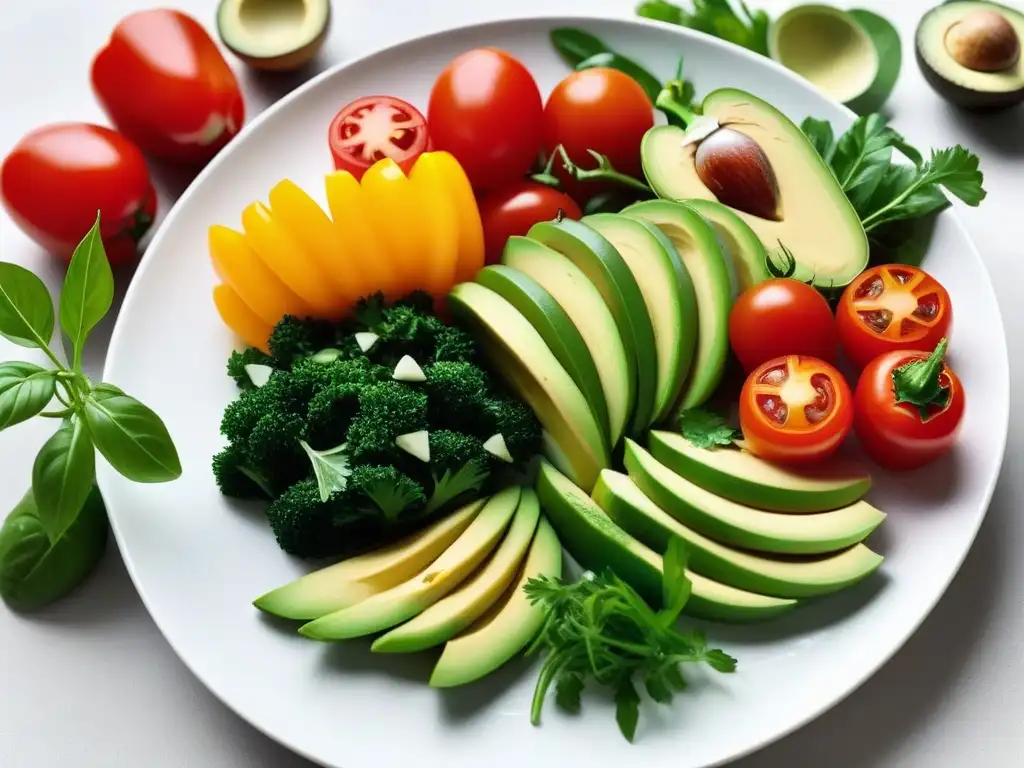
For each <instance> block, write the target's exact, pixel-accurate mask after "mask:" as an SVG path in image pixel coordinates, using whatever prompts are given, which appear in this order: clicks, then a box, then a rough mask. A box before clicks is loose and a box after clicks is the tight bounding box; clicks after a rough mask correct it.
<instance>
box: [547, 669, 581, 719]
mask: <svg viewBox="0 0 1024 768" xmlns="http://www.w3.org/2000/svg"><path fill="white" fill-rule="evenodd" d="M585 685H586V683H584V682H583V675H581V674H579V673H576V672H567V673H566V674H564V675H562V676H561V677H559V678H558V682H556V683H555V703H556V704H558V706H559V707H560V708H561V709H564V710H565V711H566V712H572V713H573V714H576V713H577V712H579V711H580V705H581V697H582V694H583V687H584V686H585Z"/></svg>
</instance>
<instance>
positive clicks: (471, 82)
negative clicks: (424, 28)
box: [427, 48, 544, 192]
mask: <svg viewBox="0 0 1024 768" xmlns="http://www.w3.org/2000/svg"><path fill="white" fill-rule="evenodd" d="M543 112H544V106H543V102H542V101H541V98H540V91H539V90H538V89H537V83H536V82H535V81H534V79H533V75H531V74H530V72H529V70H527V69H526V67H524V66H523V65H522V64H521V63H520V62H519V61H518V60H517V59H514V58H513V57H512V56H510V55H509V54H507V53H505V52H504V51H499V50H496V49H493V48H476V49H474V50H472V51H468V52H467V53H464V54H462V55H461V56H459V57H458V58H457V59H455V61H453V62H452V63H451V64H449V65H448V67H447V68H446V69H445V70H444V72H442V73H441V76H440V77H439V78H437V82H436V83H434V89H433V90H432V91H431V92H430V106H429V108H428V109H427V124H428V125H429V126H430V136H431V139H432V140H433V143H434V147H435V148H436V149H443V150H447V151H448V152H451V153H452V154H453V155H455V159H456V160H458V161H459V163H460V164H461V165H462V167H463V169H464V170H465V171H466V175H467V176H469V180H470V182H471V183H472V184H473V189H475V190H476V191H478V192H481V191H485V190H489V189H494V188H495V187H498V186H500V185H502V184H505V183H508V182H510V181H514V180H516V179H520V178H522V177H523V176H525V175H526V174H527V173H528V172H529V170H530V167H531V166H532V165H533V162H534V160H536V158H537V154H538V153H539V152H540V148H541V127H542V117H543Z"/></svg>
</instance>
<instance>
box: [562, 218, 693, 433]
mask: <svg viewBox="0 0 1024 768" xmlns="http://www.w3.org/2000/svg"><path fill="white" fill-rule="evenodd" d="M581 221H582V222H583V223H584V224H586V225H587V226H588V227H590V228H591V229H593V230H595V231H596V232H598V233H600V234H601V235H603V236H604V238H605V239H606V240H608V242H610V243H611V244H612V245H613V246H614V247H615V250H616V251H618V252H619V255H620V256H622V259H623V260H624V261H625V262H626V265H627V266H628V267H629V269H630V271H631V272H632V273H633V277H635V278H636V282H637V285H639V286H640V292H641V293H642V294H643V297H644V302H645V304H646V306H647V314H648V315H649V316H650V318H651V325H652V326H653V327H654V343H655V348H656V349H657V363H658V388H657V393H656V397H655V401H654V413H653V414H652V423H653V422H656V421H661V420H662V419H664V418H665V417H667V416H668V415H669V413H670V412H671V410H672V406H673V405H675V402H676V400H677V399H678V397H679V392H680V390H681V389H682V386H683V382H684V381H685V380H686V374H687V373H688V372H689V370H690V365H691V364H692V361H693V353H694V349H695V346H696V341H697V297H696V294H695V293H694V290H693V282H692V281H691V280H690V273H689V272H687V270H686V267H685V266H684V265H683V262H682V259H681V258H680V257H679V253H678V251H676V248H675V246H674V245H673V244H672V241H671V240H669V239H668V238H667V237H666V236H665V235H664V234H663V233H662V231H661V230H660V229H658V228H657V227H656V226H654V225H653V224H651V223H650V222H647V221H645V220H643V219H631V218H629V217H627V216H620V215H618V214H614V213H599V214H595V215H593V216H585V217H584V218H583V219H582V220H581Z"/></svg>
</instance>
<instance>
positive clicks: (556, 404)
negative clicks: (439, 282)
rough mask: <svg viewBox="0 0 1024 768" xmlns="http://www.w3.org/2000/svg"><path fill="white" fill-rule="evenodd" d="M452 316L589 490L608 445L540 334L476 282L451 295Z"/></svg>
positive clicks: (605, 463) (605, 461) (606, 459)
mask: <svg viewBox="0 0 1024 768" xmlns="http://www.w3.org/2000/svg"><path fill="white" fill-rule="evenodd" d="M448 299H449V304H450V306H451V309H452V313H453V314H454V315H455V316H456V317H459V318H461V319H462V320H463V321H464V322H466V323H467V324H468V325H469V326H471V327H472V328H473V330H474V331H475V335H476V337H477V340H478V341H479V342H480V344H481V347H482V348H483V350H484V353H485V355H486V356H487V359H488V360H489V362H490V363H491V364H492V365H493V366H494V367H495V368H496V369H497V371H498V372H499V374H501V376H502V377H504V378H505V379H506V380H507V381H508V382H509V383H510V384H511V385H512V387H513V389H514V390H515V391H516V392H517V393H518V394H519V395H520V397H522V398H523V400H525V401H526V404H527V405H529V406H530V408H531V409H532V410H533V412H534V413H535V414H536V415H537V418H538V419H539V420H540V422H541V425H542V426H543V427H544V430H545V431H546V432H547V433H548V434H550V435H551V438H552V439H553V440H554V441H555V442H556V443H557V444H558V447H559V449H560V451H561V454H562V455H563V456H565V458H566V459H567V461H568V462H569V463H570V465H571V467H572V475H573V478H574V480H575V481H577V482H579V483H580V484H581V485H584V486H585V487H587V488H593V487H594V483H595V482H597V473H598V472H599V471H600V470H601V469H603V468H604V467H606V466H608V463H609V455H608V446H607V443H606V441H605V439H604V433H603V432H602V431H601V428H600V427H599V426H598V424H597V419H596V418H595V416H594V413H593V412H592V411H591V410H590V407H589V406H588V405H587V401H586V398H584V397H583V393H582V392H580V390H579V387H577V386H576V384H574V383H573V380H572V377H570V376H569V374H568V373H566V372H565V369H564V368H562V366H561V365H559V364H558V360H557V359H555V356H554V354H552V352H551V350H550V349H548V347H547V345H546V344H545V343H544V340H543V339H542V338H541V336H540V334H538V333H537V331H536V330H534V328H533V326H532V325H530V323H529V321H528V320H527V319H526V318H525V317H523V316H522V314H520V313H519V312H518V311H517V310H516V308H515V307H513V306H512V305H511V304H509V303H508V302H507V301H506V300H505V299H503V298H501V296H499V295H498V294H496V293H495V292H494V291H491V290H489V289H487V288H484V287H483V286H482V285H477V284H476V283H461V284H460V285H457V286H455V288H453V289H452V292H451V293H450V294H449V297H448Z"/></svg>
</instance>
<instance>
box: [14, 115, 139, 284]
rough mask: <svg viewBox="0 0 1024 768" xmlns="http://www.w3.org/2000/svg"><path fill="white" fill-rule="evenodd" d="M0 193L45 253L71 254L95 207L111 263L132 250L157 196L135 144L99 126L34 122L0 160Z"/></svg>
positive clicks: (93, 217) (68, 256)
mask: <svg viewBox="0 0 1024 768" xmlns="http://www.w3.org/2000/svg"><path fill="white" fill-rule="evenodd" d="M0 198H2V200H3V204H4V208H6V209H7V212H8V213H9V214H10V216H11V218H12V219H14V221H15V223H16V224H17V225H18V226H19V227H21V228H22V229H23V230H24V231H25V233H26V234H27V235H28V236H29V237H31V238H32V239H33V240H35V241H36V242H37V243H39V245H41V246H42V247H43V248H45V249H46V250H48V251H49V252H50V253H52V254H54V255H56V256H60V257H61V258H64V259H66V260H70V259H71V254H72V253H74V250H75V246H76V245H78V243H79V241H80V240H81V239H82V238H83V237H85V234H86V232H88V231H89V229H90V228H91V227H92V225H93V224H94V223H95V221H96V211H99V212H100V233H101V234H102V237H103V244H104V246H105V247H106V249H107V256H108V258H109V259H110V262H111V264H118V263H120V262H123V261H126V260H128V259H130V258H133V257H134V256H135V247H136V245H137V244H138V241H139V240H140V239H141V238H142V236H143V235H144V234H145V233H146V231H147V230H148V229H149V227H150V225H151V224H152V223H153V217H154V216H155V215H156V194H155V193H154V191H153V185H152V183H151V182H150V180H149V171H148V170H147V169H146V163H145V161H144V160H143V158H142V153H141V152H140V151H139V148H138V147H136V146H135V145H134V144H132V143H131V142H130V141H128V140H127V139H126V138H124V137H123V136H122V135H121V134H119V133H116V132H115V131H112V130H110V129H109V128H103V127H101V126H98V125H88V124H86V123H58V124H56V125H48V126H45V127H43V128H37V129H36V130H34V131H32V132H31V133H29V134H28V135H27V136H25V137H24V138H23V139H22V140H21V141H19V142H18V143H17V145H15V147H14V149H12V150H11V153H10V154H9V155H8V156H7V158H6V159H5V160H4V163H3V166H0Z"/></svg>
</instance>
